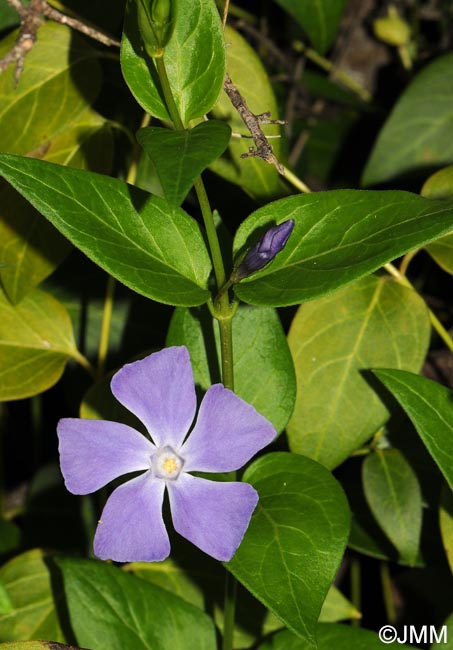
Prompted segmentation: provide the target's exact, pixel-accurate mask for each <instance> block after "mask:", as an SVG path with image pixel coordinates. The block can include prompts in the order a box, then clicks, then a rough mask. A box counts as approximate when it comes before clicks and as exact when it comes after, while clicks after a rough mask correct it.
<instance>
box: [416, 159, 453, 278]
mask: <svg viewBox="0 0 453 650" xmlns="http://www.w3.org/2000/svg"><path fill="white" fill-rule="evenodd" d="M421 195H422V196H426V197H427V198H429V199H451V198H453V165H450V166H449V167H445V168H444V169H440V170H439V171H438V172H436V173H435V174H433V175H432V176H430V177H429V178H428V180H427V181H426V182H425V184H424V185H423V187H422V190H421ZM425 248H426V250H427V251H428V253H429V254H430V255H431V257H432V258H433V259H434V260H435V261H436V262H437V264H439V266H440V267H441V268H442V269H443V270H444V271H446V272H447V273H451V274H453V235H445V237H441V238H440V239H437V240H436V241H433V242H432V243H431V244H428V246H425Z"/></svg>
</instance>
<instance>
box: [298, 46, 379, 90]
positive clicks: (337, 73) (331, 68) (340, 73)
mask: <svg viewBox="0 0 453 650" xmlns="http://www.w3.org/2000/svg"><path fill="white" fill-rule="evenodd" d="M294 47H295V49H296V50H297V52H302V53H303V54H305V56H306V57H307V59H309V60H310V61H311V62H312V63H314V64H315V65H317V66H318V67H320V68H322V69H323V70H325V71H326V72H328V73H329V74H331V75H332V78H333V79H334V80H337V81H341V83H342V84H343V85H344V86H346V88H349V90H351V91H352V92H353V93H355V94H356V95H358V96H359V97H360V99H362V100H363V101H364V102H371V100H372V99H373V96H372V95H371V93H370V92H369V91H368V90H367V89H366V88H364V87H363V86H361V85H360V84H358V83H357V82H356V81H355V80H354V79H353V78H352V77H350V76H349V75H348V74H347V73H346V72H344V70H341V69H340V68H337V67H336V66H335V65H334V64H333V63H332V62H331V61H329V60H328V59H326V58H325V57H324V56H322V55H321V54H318V52H316V51H315V50H312V49H311V48H310V47H307V46H306V45H305V44H304V43H302V41H296V42H295V44H294Z"/></svg>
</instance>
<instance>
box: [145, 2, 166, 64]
mask: <svg viewBox="0 0 453 650" xmlns="http://www.w3.org/2000/svg"><path fill="white" fill-rule="evenodd" d="M136 2H137V19H138V28H139V30H140V34H141V37H142V39H143V46H144V48H145V50H146V52H147V54H148V55H149V56H150V57H153V58H156V57H161V56H163V53H164V49H165V46H166V45H167V43H168V41H169V40H170V37H171V34H172V31H173V24H174V20H173V16H172V0H136Z"/></svg>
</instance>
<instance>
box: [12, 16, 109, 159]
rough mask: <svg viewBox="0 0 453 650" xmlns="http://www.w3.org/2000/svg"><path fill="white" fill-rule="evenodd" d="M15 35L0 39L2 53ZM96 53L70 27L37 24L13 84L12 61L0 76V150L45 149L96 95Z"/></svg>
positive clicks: (22, 151) (97, 85) (25, 150)
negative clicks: (32, 43) (35, 35)
mask: <svg viewBox="0 0 453 650" xmlns="http://www.w3.org/2000/svg"><path fill="white" fill-rule="evenodd" d="M16 37H17V33H13V34H10V35H9V36H8V37H7V38H6V39H4V40H3V41H2V42H1V45H0V56H3V55H4V54H6V53H7V52H8V51H9V50H10V49H11V47H12V46H13V45H14V43H15V40H16ZM96 56H97V53H96V50H94V49H93V48H91V47H90V46H89V45H88V44H87V41H86V39H85V38H84V37H82V36H80V35H78V34H77V32H74V31H73V30H71V29H69V27H64V26H63V25H59V24H57V23H55V22H51V21H49V22H47V23H45V24H44V25H42V26H41V27H40V28H39V38H38V41H37V43H36V46H35V47H33V49H32V50H31V51H30V52H29V53H28V54H27V58H26V64H25V66H24V72H23V74H22V75H21V77H20V81H19V84H18V86H17V88H16V87H15V84H14V68H15V66H14V65H11V66H9V68H7V69H6V71H5V72H4V73H3V74H2V75H1V76H0V107H1V108H0V141H1V143H2V151H7V152H8V153H16V154H26V153H28V154H29V153H34V154H35V155H39V154H40V153H41V155H42V153H45V151H46V149H47V148H48V147H49V146H50V143H51V141H52V140H53V138H54V137H55V136H56V135H58V134H60V133H61V132H62V131H63V130H64V129H66V128H67V127H68V125H69V124H70V123H71V122H73V121H74V120H76V119H77V118H78V117H79V116H80V115H81V113H83V111H85V110H86V108H87V106H89V105H90V104H91V103H92V102H93V101H94V99H95V98H96V96H97V94H98V92H99V88H100V82H101V78H100V67H99V64H98V62H97V61H96V59H95V57H96Z"/></svg>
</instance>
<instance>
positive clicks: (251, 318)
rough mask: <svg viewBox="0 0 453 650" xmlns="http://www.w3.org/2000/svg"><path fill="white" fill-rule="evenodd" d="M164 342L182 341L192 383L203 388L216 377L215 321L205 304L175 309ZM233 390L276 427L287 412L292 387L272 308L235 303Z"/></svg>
mask: <svg viewBox="0 0 453 650" xmlns="http://www.w3.org/2000/svg"><path fill="white" fill-rule="evenodd" d="M167 345H186V346H187V347H188V349H189V352H190V356H191V360H192V366H193V370H194V376H195V383H196V384H198V385H199V386H200V388H202V389H203V390H207V389H208V388H209V386H210V385H211V384H215V383H217V382H219V381H221V374H220V367H221V366H220V338H219V331H218V326H217V323H216V322H215V321H214V320H213V319H212V317H211V315H210V314H209V312H208V311H207V310H206V309H204V308H203V309H197V310H195V309H192V310H188V309H177V310H176V311H175V313H174V315H173V318H172V321H171V324H170V329H169V332H168V336H167ZM233 348H234V376H235V392H236V393H237V394H238V395H239V397H242V399H244V400H245V401H246V402H249V403H250V404H252V405H253V406H254V407H255V408H256V409H257V410H258V411H259V412H260V413H261V414H262V415H264V416H265V417H266V418H268V419H269V420H270V421H271V422H272V423H273V424H274V426H275V428H276V429H277V430H278V431H281V430H282V429H284V427H285V425H286V423H287V422H288V419H289V417H290V415H291V413H292V410H293V406H294V399H295V393H296V386H295V377H294V368H293V363H292V360H291V355H290V352H289V349H288V344H287V342H286V338H285V335H284V332H283V328H282V326H281V323H280V320H279V317H278V315H277V313H276V311H275V310H273V309H266V308H254V307H245V306H243V307H240V308H239V310H238V312H237V313H236V316H235V318H234V320H233Z"/></svg>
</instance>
